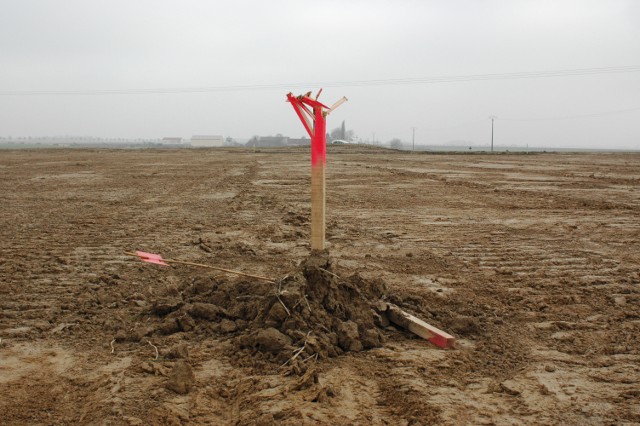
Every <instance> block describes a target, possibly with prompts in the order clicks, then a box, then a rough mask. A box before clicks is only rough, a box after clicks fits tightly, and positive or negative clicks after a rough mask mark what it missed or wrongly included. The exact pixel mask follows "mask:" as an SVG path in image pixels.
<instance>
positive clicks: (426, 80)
mask: <svg viewBox="0 0 640 426" xmlns="http://www.w3.org/2000/svg"><path fill="white" fill-rule="evenodd" d="M634 72H640V66H637V65H627V66H615V67H599V68H574V69H565V70H553V71H522V72H511V73H492V74H468V75H448V76H433V77H412V78H392V79H378V80H347V81H334V82H312V83H277V84H251V85H228V86H210V87H177V88H147V89H145V88H140V89H87V90H3V91H0V96H77V95H158V94H184V93H213V92H239V91H257V90H274V89H278V90H291V89H298V88H305V89H307V88H310V87H325V88H337V87H364V86H397V85H416V84H439V83H458V82H472V81H488V80H514V79H531V78H551V77H574V76H586V75H601V74H614V73H634Z"/></svg>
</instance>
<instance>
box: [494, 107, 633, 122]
mask: <svg viewBox="0 0 640 426" xmlns="http://www.w3.org/2000/svg"><path fill="white" fill-rule="evenodd" d="M633 111H640V107H637V108H628V109H619V110H616V111H603V112H595V113H591V114H581V115H565V116H559V117H546V118H500V121H559V120H574V119H577V118H590V117H605V116H607V115H616V114H624V113H627V112H633Z"/></svg>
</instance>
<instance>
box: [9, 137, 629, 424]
mask: <svg viewBox="0 0 640 426" xmlns="http://www.w3.org/2000/svg"><path fill="white" fill-rule="evenodd" d="M309 187H310V161H309V153H308V150H304V149H297V148H291V149H272V150H267V149H263V150H261V151H258V152H253V151H251V150H242V149H239V150H231V149H214V150H187V149H183V150H80V149H78V150H67V149H59V150H16V151H1V152H0V224H1V226H0V295H1V296H0V339H1V340H0V423H2V424H9V425H17V424H29V425H53V424H65V425H66V424H112V425H121V424H123V425H146V424H198V425H199V424H211V425H227V424H229V425H234V424H242V425H245V424H256V425H258V424H292V425H293V424H296V425H297V424H331V425H341V424H362V425H370V424H388V425H427V424H456V425H457V424H496V425H514V424H565V425H600V424H640V385H639V383H640V155H637V154H551V153H547V154H536V155H525V154H521V155H519V154H509V155H477V154H476V155H472V154H459V155H433V154H422V153H421V154H411V153H406V152H404V153H402V152H394V151H388V150H381V149H373V148H366V147H359V146H358V147H354V146H342V147H330V149H329V152H328V171H327V241H328V246H329V255H330V256H331V262H332V270H331V271H330V272H327V273H330V274H331V276H332V277H334V278H332V279H334V280H335V282H342V281H344V282H347V281H348V282H350V283H356V284H354V285H356V286H357V285H365V284H366V285H367V286H369V285H370V284H371V283H377V284H376V285H380V286H381V287H379V288H377V289H378V290H380V291H383V293H384V295H383V298H385V299H386V300H388V301H391V302H393V303H395V304H396V305H399V306H400V307H402V308H403V309H405V310H406V311H408V312H411V313H412V314H414V315H415V316H417V317H419V318H422V319H424V320H425V321H427V322H429V323H430V324H432V325H434V326H436V327H439V328H441V329H443V330H445V331H447V332H449V333H451V334H452V335H454V336H455V337H456V339H457V342H456V347H455V348H454V349H451V350H442V349H439V348H436V347H435V346H433V345H431V344H430V343H428V342H426V341H424V340H422V339H420V338H417V337H416V336H413V335H412V334H410V333H408V332H406V331H403V330H400V329H397V328H394V327H393V326H387V327H385V326H384V325H383V326H379V327H376V326H374V327H376V330H377V331H379V332H380V333H381V335H382V336H383V338H384V342H383V343H382V345H381V346H378V347H373V348H371V349H367V348H366V345H365V347H363V348H362V350H360V349H361V348H360V347H359V346H357V345H356V346H353V347H352V350H347V349H345V350H344V352H343V351H342V350H341V349H340V347H343V348H344V347H345V345H344V344H343V343H342V342H341V343H340V344H336V346H335V347H336V348H337V349H335V350H334V352H331V350H330V351H329V352H327V351H324V352H320V351H318V353H316V354H314V352H313V350H311V349H309V348H313V345H312V343H311V340H309V346H308V347H306V348H305V352H304V359H303V355H301V356H300V357H298V359H292V358H293V357H294V354H295V352H296V351H297V350H298V349H299V348H298V346H297V345H296V344H293V343H292V342H296V341H298V342H299V341H300V339H303V338H304V339H311V338H313V336H314V333H315V331H314V330H313V329H312V328H313V324H311V325H308V324H309V323H308V322H307V323H306V324H307V325H306V326H309V327H310V328H311V329H309V330H307V329H302V330H298V331H297V332H298V333H299V335H298V334H296V333H294V332H291V331H290V332H289V335H288V336H286V337H283V339H284V340H283V341H282V342H281V343H282V344H281V345H280V346H277V345H276V346H271V347H270V348H269V349H268V350H266V352H265V349H264V347H260V348H258V349H260V350H256V347H251V345H252V344H254V343H255V342H257V340H255V339H254V340H251V342H254V343H246V342H247V341H248V340H246V336H247V333H248V332H249V331H251V328H252V327H254V325H252V324H254V323H252V322H251V319H252V318H253V316H252V314H251V312H250V311H251V309H253V310H256V312H258V311H259V309H260V307H261V306H262V302H261V301H265V302H264V303H267V302H266V301H267V299H268V297H271V296H269V294H271V293H269V292H270V291H271V289H270V287H268V286H269V284H268V283H267V284H265V282H262V283H259V281H252V279H249V278H246V277H239V276H234V275H229V274H225V273H222V272H217V271H214V270H209V269H204V268H198V267H190V266H184V265H174V266H172V267H169V268H167V267H161V266H157V265H151V264H148V263H142V262H140V261H139V260H137V259H136V258H134V257H131V256H127V255H125V254H124V252H131V251H135V250H143V251H147V252H152V253H159V254H162V255H163V256H164V257H165V258H169V259H179V260H184V261H190V262H197V263H202V264H209V265H215V266H218V267H222V268H227V269H233V270H239V271H243V272H247V273H250V274H255V275H262V276H266V277H273V278H274V280H280V279H281V278H282V277H285V276H287V275H290V274H294V273H295V271H296V270H297V268H298V265H300V264H301V263H302V262H303V261H304V260H305V259H306V258H307V257H308V256H309V216H310V205H309V202H310V201H309V200H310V194H309ZM357 283H361V284H357ZM362 283H364V284H362ZM265 285H267V287H265ZM378 290H376V291H378ZM276 291H277V289H273V292H274V293H273V294H274V295H275V294H276ZM364 291H365V290H363V292H364ZM366 291H370V289H367V290H366ZM367 294H369V293H367ZM273 297H275V296H273ZM270 300H271V301H272V302H273V298H272V299H270ZM304 300H306V298H305V299H304ZM284 302H285V303H284V304H285V305H286V304H287V301H286V300H284ZM234 303H237V304H238V305H237V306H238V307H239V308H237V309H236V308H234V306H236V305H233V304H234ZM312 307H313V309H317V308H316V305H313V304H312V305H309V307H308V309H309V311H311V309H312ZM205 308H206V309H205ZM289 308H291V310H294V309H299V310H300V312H303V309H304V307H303V306H298V307H297V308H296V307H294V306H289ZM335 308H336V310H339V307H335ZM274 309H275V308H274ZM346 309H347V311H348V307H347V308H346ZM272 311H273V309H272ZM276 314H278V313H277V312H276V313H274V312H270V315H276ZM278 315H282V317H283V321H284V320H285V319H286V315H285V314H284V313H282V312H280V313H279V314H278ZM269 318H271V317H269ZM310 318H312V317H310ZM270 321H271V320H270ZM267 323H268V321H267ZM274 324H276V322H274ZM378 325H380V324H378ZM306 326H305V327H306ZM318 330H319V329H318ZM330 331H331V330H327V334H326V335H327V336H333V335H332V334H331V333H330ZM334 334H335V333H334ZM301 336H302V337H301ZM374 337H375V336H374ZM327 338H329V337H327ZM243 339H244V340H243ZM296 339H298V340H296ZM305 342H307V340H305ZM255 344H256V345H258V343H255ZM372 346H375V345H372ZM308 354H309V355H308ZM283 360H285V362H283ZM287 360H289V361H287ZM283 364H285V365H284V366H283ZM294 364H295V368H293V367H294Z"/></svg>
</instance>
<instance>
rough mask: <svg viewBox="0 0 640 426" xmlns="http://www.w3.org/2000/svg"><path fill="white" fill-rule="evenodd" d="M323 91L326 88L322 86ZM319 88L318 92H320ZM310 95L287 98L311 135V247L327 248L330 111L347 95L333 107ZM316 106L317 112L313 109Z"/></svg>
mask: <svg viewBox="0 0 640 426" xmlns="http://www.w3.org/2000/svg"><path fill="white" fill-rule="evenodd" d="M320 92H322V89H320ZM320 92H318V95H320ZM310 96H311V92H309V93H307V94H306V95H301V96H293V95H292V94H291V93H289V94H287V101H288V102H290V103H291V106H293V109H294V111H295V112H296V114H297V115H298V117H299V118H300V121H302V125H303V126H304V128H305V130H306V131H307V133H309V136H310V137H311V250H324V248H325V223H326V220H325V211H326V196H325V170H326V164H327V121H326V117H327V115H328V114H329V113H330V112H331V111H332V110H334V109H336V108H337V107H338V106H340V105H342V104H343V103H344V102H345V101H346V100H347V98H344V97H343V98H342V99H340V100H339V101H338V102H336V103H335V104H334V105H333V106H332V107H331V108H329V107H327V106H326V105H323V104H322V103H320V102H318V100H317V99H318V96H316V98H315V99H312V98H310ZM310 108H313V112H312V111H311V110H310Z"/></svg>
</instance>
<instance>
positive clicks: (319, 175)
mask: <svg viewBox="0 0 640 426" xmlns="http://www.w3.org/2000/svg"><path fill="white" fill-rule="evenodd" d="M324 170H325V168H324V166H320V165H315V166H314V165H312V166H311V250H324V240H325V209H326V197H325V176H324Z"/></svg>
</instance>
